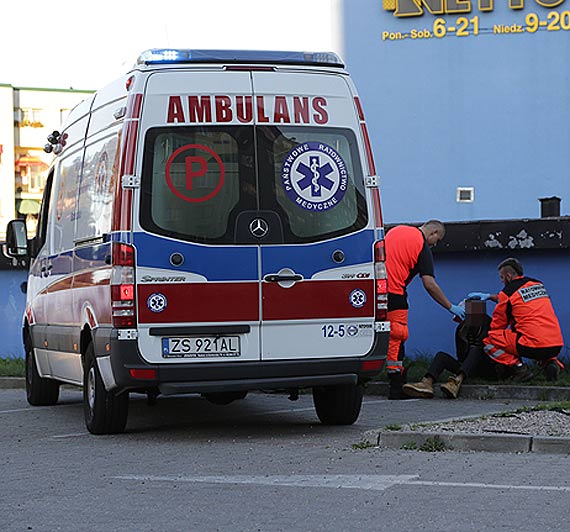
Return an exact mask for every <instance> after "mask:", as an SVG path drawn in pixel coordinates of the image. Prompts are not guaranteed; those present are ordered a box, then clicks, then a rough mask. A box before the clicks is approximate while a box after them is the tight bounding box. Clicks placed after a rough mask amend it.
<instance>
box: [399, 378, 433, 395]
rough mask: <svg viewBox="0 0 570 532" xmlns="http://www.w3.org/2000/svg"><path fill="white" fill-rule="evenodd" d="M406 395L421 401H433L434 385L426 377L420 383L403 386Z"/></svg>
mask: <svg viewBox="0 0 570 532" xmlns="http://www.w3.org/2000/svg"><path fill="white" fill-rule="evenodd" d="M402 389H403V390H404V393H405V394H406V395H409V396H410V397H418V398H419V399H431V398H432V397H433V385H432V381H431V380H430V379H427V378H426V377H424V378H423V379H422V380H421V381H420V382H410V383H408V384H404V386H402Z"/></svg>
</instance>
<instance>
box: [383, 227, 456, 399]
mask: <svg viewBox="0 0 570 532" xmlns="http://www.w3.org/2000/svg"><path fill="white" fill-rule="evenodd" d="M444 236H445V226H444V225H443V223H441V222H440V221H438V220H430V221H429V222H426V223H425V224H423V225H422V226H421V227H420V228H417V227H412V226H408V225H398V226H396V227H394V228H392V229H390V231H388V233H387V234H386V240H385V246H386V269H387V272H388V321H390V343H389V344H388V359H387V361H386V370H387V373H388V379H389V381H390V392H389V394H388V399H408V396H407V395H406V394H404V393H403V391H402V385H403V384H404V382H405V380H404V366H403V359H404V342H405V341H406V339H407V338H408V298H407V293H406V287H407V286H408V285H409V284H410V282H411V280H412V279H413V278H414V277H415V276H416V275H417V274H419V275H420V276H421V278H422V283H423V285H424V288H425V289H426V291H427V292H428V294H429V295H430V296H431V297H432V298H433V299H435V301H437V302H438V303H439V304H440V305H441V306H442V307H444V308H445V309H447V310H449V311H450V312H451V313H452V314H454V315H455V316H457V318H459V319H460V320H463V319H465V309H464V308H462V307H460V306H458V305H453V304H452V303H451V302H450V301H449V299H447V297H446V296H445V294H444V293H443V291H442V289H441V288H440V287H439V285H438V284H437V283H436V281H435V276H434V267H433V256H432V254H431V249H430V248H431V247H433V246H435V245H436V244H437V243H438V242H439V241H440V240H441V239H442V238H443V237H444Z"/></svg>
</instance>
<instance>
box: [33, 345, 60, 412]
mask: <svg viewBox="0 0 570 532" xmlns="http://www.w3.org/2000/svg"><path fill="white" fill-rule="evenodd" d="M25 347H26V398H27V399H28V403H30V404H31V405H33V406H48V405H55V403H57V400H58V399H59V382H58V381H54V380H53V379H45V378H43V377H40V374H39V372H38V366H37V365H36V357H35V356H34V350H33V348H32V342H31V340H30V339H29V338H28V339H27V340H26V345H25Z"/></svg>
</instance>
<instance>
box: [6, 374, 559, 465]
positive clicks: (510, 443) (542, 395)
mask: <svg viewBox="0 0 570 532" xmlns="http://www.w3.org/2000/svg"><path fill="white" fill-rule="evenodd" d="M18 388H22V389H23V388H25V380H24V379H23V378H17V377H0V389H18ZM366 393H367V396H368V397H373V396H375V395H376V396H384V395H387V385H386V384H385V383H370V384H369V385H368V386H367V389H366ZM473 399H478V400H479V401H478V403H479V405H478V408H477V409H476V411H473V410H472V409H471V408H466V409H462V408H461V406H462V403H464V404H465V406H466V407H467V406H468V404H469V405H471V403H472V400H473ZM563 400H570V388H568V387H560V386H514V385H465V386H463V387H462V390H461V396H460V398H459V399H457V400H451V401H450V400H443V399H439V398H436V399H432V400H425V399H424V400H421V399H415V400H413V399H412V400H406V401H391V402H390V403H391V405H393V408H394V410H399V411H400V413H401V419H402V425H404V424H408V425H409V424H410V423H426V422H428V423H429V422H433V421H434V420H437V421H442V420H460V419H471V418H474V417H481V416H488V415H493V414H496V413H497V412H498V411H504V412H507V411H510V410H516V409H517V408H519V407H520V406H521V405H523V406H528V407H532V406H533V405H536V404H538V403H544V402H545V401H563ZM501 401H502V402H503V404H504V408H502V409H499V410H498V409H497V402H499V403H500V402H501ZM487 406H488V408H486V407H487ZM424 412H425V413H427V412H429V415H428V416H427V417H426V416H424V415H423V413H424ZM391 428H392V429H394V427H391ZM434 438H435V440H434ZM365 440H367V441H368V442H369V443H370V444H373V445H378V446H380V447H385V448H392V449H402V448H410V449H414V448H416V449H421V448H425V446H426V445H429V444H430V442H431V443H433V442H434V441H437V442H438V443H440V444H441V445H442V447H443V448H446V449H453V450H458V451H488V452H510V453H528V452H532V453H549V454H552V453H555V454H570V434H569V435H568V437H549V436H536V435H520V434H508V433H507V434H462V433H457V432H456V433H449V432H441V431H436V432H426V431H422V432H419V431H413V430H400V429H399V428H397V427H396V430H387V429H386V427H376V428H368V430H367V431H366V432H365Z"/></svg>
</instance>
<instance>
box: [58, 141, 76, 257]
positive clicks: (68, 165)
mask: <svg viewBox="0 0 570 532" xmlns="http://www.w3.org/2000/svg"><path fill="white" fill-rule="evenodd" d="M82 153H83V151H82V150H79V151H76V152H75V153H71V154H69V155H67V156H66V157H65V158H63V159H62V160H61V161H60V162H59V165H58V167H57V169H56V172H55V186H54V190H53V196H52V201H51V204H52V208H51V209H50V210H51V211H52V212H51V214H52V216H51V224H50V225H51V253H55V254H57V253H61V252H62V251H64V250H69V249H72V248H73V239H74V229H75V219H76V215H77V214H76V209H77V191H78V190H77V189H78V183H79V176H80V172H81V154H82Z"/></svg>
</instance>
